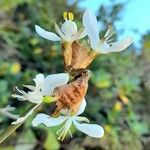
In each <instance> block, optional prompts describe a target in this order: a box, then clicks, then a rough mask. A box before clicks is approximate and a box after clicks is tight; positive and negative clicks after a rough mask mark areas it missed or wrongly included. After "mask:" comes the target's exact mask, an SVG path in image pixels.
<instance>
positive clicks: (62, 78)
mask: <svg viewBox="0 0 150 150" xmlns="http://www.w3.org/2000/svg"><path fill="white" fill-rule="evenodd" d="M33 81H34V82H35V86H32V85H24V86H25V87H27V88H28V89H30V90H31V91H30V92H27V93H26V92H24V91H23V90H19V89H18V88H16V89H17V90H18V92H19V93H20V94H21V95H16V94H14V95H12V96H13V97H16V98H18V99H19V100H22V101H25V100H27V101H30V102H32V103H35V104H37V105H35V107H34V108H33V109H31V110H30V111H29V112H28V113H27V114H26V115H25V116H24V117H20V118H18V119H17V121H15V122H13V124H16V123H19V122H22V121H24V120H25V119H26V118H27V117H28V116H29V115H31V114H32V113H33V111H34V110H35V109H36V108H37V107H38V106H39V105H40V104H41V103H42V101H43V96H50V95H52V93H53V91H54V88H55V87H58V86H61V85H64V84H66V83H67V82H68V81H69V75H68V74H67V73H59V74H52V75H48V76H47V77H46V78H44V75H43V74H38V75H36V78H35V79H33Z"/></svg>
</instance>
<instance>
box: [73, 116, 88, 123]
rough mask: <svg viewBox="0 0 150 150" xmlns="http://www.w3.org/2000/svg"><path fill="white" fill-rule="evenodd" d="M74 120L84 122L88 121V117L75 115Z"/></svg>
mask: <svg viewBox="0 0 150 150" xmlns="http://www.w3.org/2000/svg"><path fill="white" fill-rule="evenodd" d="M75 120H76V121H78V122H86V123H89V122H90V121H89V119H88V118H86V117H80V116H76V117H75Z"/></svg>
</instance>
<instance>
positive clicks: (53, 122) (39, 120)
mask: <svg viewBox="0 0 150 150" xmlns="http://www.w3.org/2000/svg"><path fill="white" fill-rule="evenodd" d="M65 120H66V117H63V116H59V117H58V118H52V117H50V116H48V115H46V114H42V113H41V114H38V115H37V116H36V117H35V118H34V119H33V121H32V125H33V126H38V125H39V124H44V125H46V126H47V127H53V126H58V125H60V124H62V123H63V122H64V121H65Z"/></svg>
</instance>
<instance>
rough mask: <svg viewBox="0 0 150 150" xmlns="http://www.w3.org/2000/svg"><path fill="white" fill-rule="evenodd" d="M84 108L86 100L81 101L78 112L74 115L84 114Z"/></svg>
mask: <svg viewBox="0 0 150 150" xmlns="http://www.w3.org/2000/svg"><path fill="white" fill-rule="evenodd" d="M85 107H86V100H85V99H83V100H82V103H81V104H80V107H79V110H78V112H77V114H76V115H80V114H82V113H83V112H84V110H85Z"/></svg>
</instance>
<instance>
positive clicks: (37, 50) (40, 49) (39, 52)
mask: <svg viewBox="0 0 150 150" xmlns="http://www.w3.org/2000/svg"><path fill="white" fill-rule="evenodd" d="M33 52H34V54H41V53H42V52H43V50H42V48H35V49H34V50H33Z"/></svg>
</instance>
